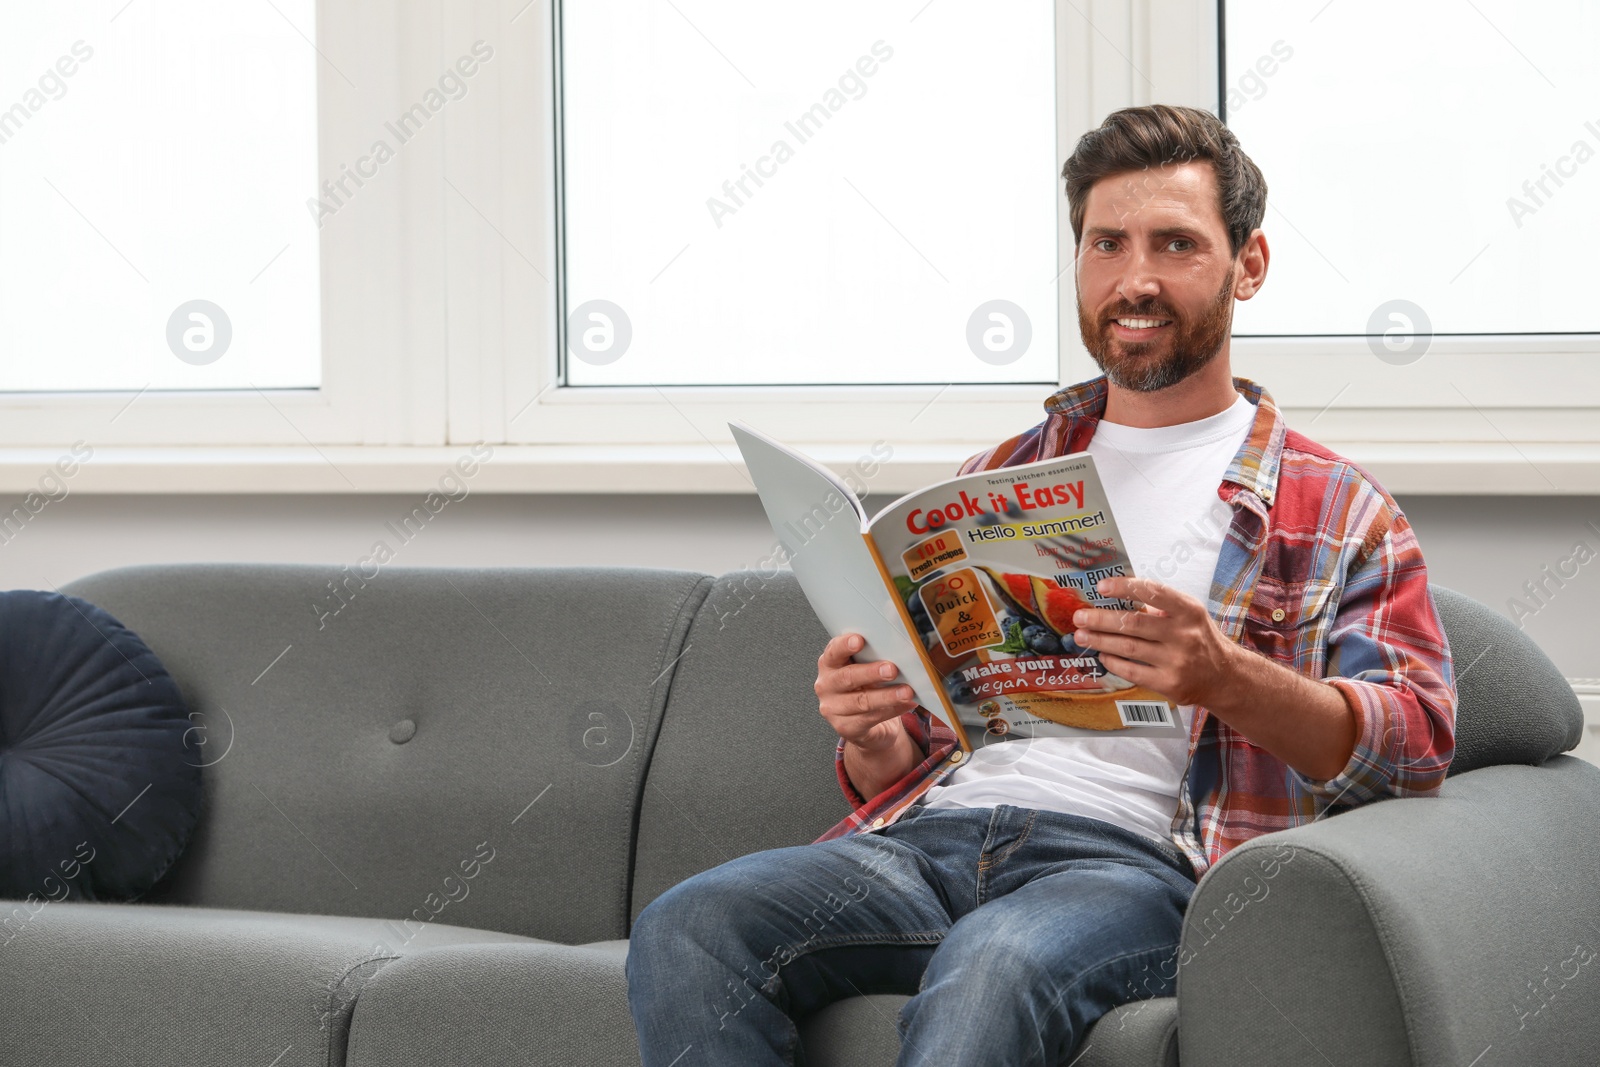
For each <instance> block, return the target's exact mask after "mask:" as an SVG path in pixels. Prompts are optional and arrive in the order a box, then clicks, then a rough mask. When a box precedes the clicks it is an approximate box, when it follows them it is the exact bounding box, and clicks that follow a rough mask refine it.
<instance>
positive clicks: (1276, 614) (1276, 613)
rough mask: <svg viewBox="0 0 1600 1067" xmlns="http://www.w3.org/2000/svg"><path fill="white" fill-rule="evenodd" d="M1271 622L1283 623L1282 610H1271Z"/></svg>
mask: <svg viewBox="0 0 1600 1067" xmlns="http://www.w3.org/2000/svg"><path fill="white" fill-rule="evenodd" d="M1272 621H1273V622H1282V621H1283V609H1282V608H1273V609H1272Z"/></svg>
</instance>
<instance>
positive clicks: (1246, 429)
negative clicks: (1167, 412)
mask: <svg viewBox="0 0 1600 1067" xmlns="http://www.w3.org/2000/svg"><path fill="white" fill-rule="evenodd" d="M1255 415H1256V407H1255V405H1254V404H1252V403H1250V401H1248V400H1246V399H1245V398H1244V397H1243V396H1239V397H1238V398H1237V399H1235V400H1234V402H1233V406H1232V407H1229V408H1227V409H1226V410H1224V411H1220V412H1218V413H1217V414H1215V415H1212V416H1211V417H1209V418H1205V419H1200V420H1199V421H1197V422H1186V423H1181V424H1179V425H1177V426H1158V427H1154V428H1151V429H1140V428H1137V427H1133V426H1123V425H1120V424H1117V423H1110V422H1101V423H1100V424H1099V425H1098V426H1097V427H1096V428H1095V433H1094V437H1093V439H1092V440H1091V441H1090V442H1089V452H1090V453H1091V454H1092V455H1093V456H1094V460H1095V466H1096V467H1097V468H1098V470H1099V472H1100V478H1101V481H1102V482H1103V483H1104V484H1105V490H1106V497H1107V498H1108V499H1109V500H1110V503H1111V511H1112V513H1113V514H1114V515H1116V517H1117V529H1118V530H1119V531H1120V532H1121V534H1122V537H1123V540H1124V541H1125V542H1126V544H1127V549H1128V556H1129V558H1130V559H1131V561H1132V563H1133V573H1134V574H1136V575H1139V576H1140V577H1144V578H1154V579H1156V580H1157V581H1159V582H1162V583H1164V584H1166V585H1170V586H1172V587H1173V588H1174V589H1178V590H1181V591H1183V592H1185V593H1188V594H1189V595H1190V596H1193V597H1195V598H1197V599H1199V600H1200V601H1201V602H1202V603H1205V604H1209V603H1210V599H1211V579H1212V577H1213V575H1214V574H1215V573H1216V569H1217V559H1218V557H1219V556H1220V555H1221V553H1222V541H1223V538H1224V537H1225V536H1226V535H1227V532H1228V524H1229V523H1230V522H1232V520H1233V509H1232V508H1231V507H1230V506H1229V505H1228V504H1227V503H1225V502H1224V501H1223V500H1222V499H1221V498H1219V497H1218V496H1217V489H1218V487H1219V486H1221V484H1222V476H1223V474H1225V473H1226V472H1227V469H1228V467H1229V465H1230V464H1232V462H1233V458H1234V456H1236V455H1237V454H1238V452H1239V449H1240V448H1241V447H1242V446H1243V445H1244V441H1245V438H1246V437H1248V436H1249V435H1250V427H1251V424H1252V423H1253V422H1254V421H1255ZM1178 713H1179V716H1180V718H1181V720H1182V722H1183V726H1184V735H1183V736H1182V737H1174V738H1147V737H1115V736H1108V737H1041V738H1021V739H1018V740H1016V741H1007V742H1005V743H1004V744H999V745H987V746H985V747H982V748H979V749H978V750H977V751H975V752H973V754H972V756H971V758H970V759H969V760H968V761H967V762H966V763H963V764H961V765H960V766H958V767H957V768H956V769H955V770H954V771H953V772H952V773H951V775H950V777H949V778H947V779H945V781H944V783H943V784H941V785H936V786H934V787H933V788H931V789H929V790H928V791H927V792H926V793H925V794H923V796H922V798H921V799H920V800H919V801H918V803H921V804H926V805H927V806H929V807H936V808H976V807H992V806H993V805H996V804H1015V805H1016V806H1018V807H1023V808H1042V809H1045V810H1049V811H1061V812H1067V813H1069V814H1074V815H1086V816H1089V817H1090V818H1095V819H1103V820H1105V821H1106V822H1109V823H1115V824H1116V825H1118V826H1121V827H1124V828H1125V829H1128V830H1132V831H1134V832H1135V833H1141V834H1144V835H1146V836H1147V837H1152V838H1155V839H1156V840H1158V841H1170V840H1171V838H1172V820H1173V818H1174V816H1175V815H1176V814H1177V810H1178V789H1179V787H1180V786H1181V785H1182V782H1183V772H1184V769H1185V767H1186V766H1187V765H1188V762H1189V739H1188V731H1189V727H1190V726H1191V725H1192V723H1193V721H1194V706H1193V705H1189V704H1186V705H1183V706H1182V707H1180V708H1179V709H1178Z"/></svg>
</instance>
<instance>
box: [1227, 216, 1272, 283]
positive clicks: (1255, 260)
mask: <svg viewBox="0 0 1600 1067" xmlns="http://www.w3.org/2000/svg"><path fill="white" fill-rule="evenodd" d="M1271 259H1272V250H1271V249H1270V248H1268V247H1267V235H1266V234H1265V233H1263V232H1262V231H1261V229H1260V228H1259V227H1258V228H1256V229H1255V230H1252V231H1251V233H1250V236H1249V237H1248V238H1247V239H1246V240H1245V242H1244V247H1243V248H1241V249H1239V258H1238V260H1237V261H1236V266H1237V269H1236V271H1235V281H1234V283H1233V295H1234V297H1235V298H1236V299H1239V300H1249V299H1250V298H1251V297H1253V296H1255V295H1256V294H1257V293H1258V292H1260V291H1261V287H1262V286H1263V285H1265V284H1266V281H1267V264H1268V262H1269V261H1270V260H1271Z"/></svg>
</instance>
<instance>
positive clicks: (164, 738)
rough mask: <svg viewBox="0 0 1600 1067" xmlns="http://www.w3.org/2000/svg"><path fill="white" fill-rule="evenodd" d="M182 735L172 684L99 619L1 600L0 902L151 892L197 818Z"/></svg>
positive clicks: (190, 761) (110, 621) (29, 601)
mask: <svg viewBox="0 0 1600 1067" xmlns="http://www.w3.org/2000/svg"><path fill="white" fill-rule="evenodd" d="M189 725H190V724H189V719H188V712H187V709H186V708H185V707H184V703H183V697H182V695H181V694H180V693H179V691H178V685H177V683H176V682H174V681H173V680H172V676H171V675H169V674H168V673H167V671H166V668H164V667H163V666H162V665H161V662H160V661H159V660H158V659H156V655H155V653H154V652H152V651H150V649H149V647H148V646H147V645H146V644H145V643H144V642H143V641H141V640H139V637H138V635H136V634H135V633H133V631H131V630H129V629H128V628H127V627H125V626H123V625H122V624H121V623H120V622H118V621H117V620H116V619H114V618H112V617H111V616H110V615H109V614H107V613H106V612H105V611H102V610H101V609H100V608H97V607H95V606H94V605H93V604H90V603H89V602H88V601H86V600H81V599H79V598H78V597H72V596H63V595H62V594H60V593H45V592H37V591H34V590H16V591H13V592H0V834H3V837H0V842H3V846H0V847H3V851H0V898H9V899H12V900H19V899H27V898H28V897H29V896H30V895H31V896H35V897H38V898H40V899H51V900H64V899H67V898H69V897H73V898H78V899H83V900H136V899H138V898H139V897H140V896H141V895H143V894H144V893H145V891H146V890H148V889H149V888H150V887H151V886H152V885H154V884H155V883H156V881H157V880H158V879H160V877H161V876H162V875H163V874H164V873H166V870H167V868H168V867H170V866H171V865H172V862H173V861H174V860H176V859H177V858H178V854H179V853H180V852H182V851H183V846H184V845H185V844H186V843H187V842H188V840H189V835H190V834H191V833H192V832H193V830H194V826H195V822H196V821H197V820H198V818H199V814H200V768H199V766H198V763H199V762H200V761H199V760H198V759H197V758H195V757H194V756H193V754H192V753H190V752H188V751H186V749H185V747H184V735H185V733H186V732H187V731H188V729H189Z"/></svg>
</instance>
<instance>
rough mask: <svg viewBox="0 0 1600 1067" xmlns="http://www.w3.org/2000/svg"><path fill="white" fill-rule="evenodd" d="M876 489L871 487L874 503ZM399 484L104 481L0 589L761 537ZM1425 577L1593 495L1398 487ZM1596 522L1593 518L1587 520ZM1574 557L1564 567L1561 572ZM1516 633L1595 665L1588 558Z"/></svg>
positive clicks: (20, 546) (1559, 531)
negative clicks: (363, 490) (403, 524)
mask: <svg viewBox="0 0 1600 1067" xmlns="http://www.w3.org/2000/svg"><path fill="white" fill-rule="evenodd" d="M887 502H888V501H887V500H886V499H872V500H869V506H882V505H883V504H885V503H887ZM418 503H419V498H416V497H410V496H356V495H349V496H320V495H319V496H311V495H307V496H273V495H237V496H142V495H141V496H133V495H129V496H116V495H106V496H101V495H92V494H85V493H76V494H73V495H71V496H68V497H67V498H65V499H63V500H60V501H57V502H55V503H51V504H49V505H48V506H46V508H45V509H44V510H43V511H41V512H40V513H39V514H38V515H37V516H36V517H35V518H34V519H33V520H32V521H31V522H30V523H29V524H28V525H27V526H25V527H23V529H22V530H21V532H20V533H16V534H14V535H13V536H11V537H10V540H8V541H6V542H4V543H0V588H30V587H31V588H40V589H48V588H50V587H51V586H60V585H63V584H65V583H66V582H69V581H71V580H72V579H74V578H77V577H80V576H82V575H85V574H90V573H93V572H94V571H98V570H104V569H106V568H108V567H118V566H124V565H127V564H131V563H150V562H181V561H227V560H233V561H245V560H248V561H277V562H294V563H323V564H327V565H328V566H329V570H330V574H329V577H332V576H333V572H335V571H337V570H338V569H339V568H340V567H342V566H345V565H346V564H354V563H355V562H356V561H357V560H358V559H360V558H361V557H363V556H365V555H367V554H368V553H369V552H370V551H371V550H372V547H373V544H374V542H376V541H378V540H384V541H386V542H387V543H388V544H389V545H390V547H391V548H394V549H395V551H396V555H395V559H394V560H393V562H394V564H396V565H401V566H482V565H491V564H493V565H518V566H531V565H540V564H600V565H606V564H621V563H629V564H638V565H646V566H662V567H684V568H689V569H693V570H700V571H705V572H708V573H720V572H722V571H727V570H734V569H737V568H740V567H753V566H755V565H757V564H758V563H759V562H760V561H762V560H763V559H765V558H767V557H768V556H769V554H770V553H771V552H772V549H773V545H774V539H773V536H772V532H771V530H770V529H769V528H768V526H767V524H766V519H765V516H764V515H763V514H762V512H761V508H760V505H759V504H758V503H757V502H756V499H755V498H754V497H753V496H743V495H741V496H717V495H696V496H667V495H659V496H651V495H633V494H627V495H618V496H615V497H600V496H588V495H537V496H533V495H530V496H509V495H491V494H487V493H475V494H472V495H471V496H468V497H467V498H466V499H464V500H461V501H459V502H455V503H451V504H449V505H447V506H446V507H445V508H444V509H443V510H442V511H440V512H439V514H438V515H437V516H436V517H434V518H433V519H432V520H431V521H430V522H429V523H428V524H427V525H426V526H425V527H423V528H422V529H421V531H420V533H418V534H417V535H416V536H415V537H414V538H412V539H411V540H409V541H407V542H404V543H402V541H401V539H400V538H399V537H397V536H396V535H395V533H394V532H393V529H392V528H391V526H389V525H386V524H391V523H392V524H398V521H399V519H400V517H401V516H403V515H405V514H406V513H408V512H409V511H410V509H411V508H413V507H415V506H416V505H417V504H418ZM1400 503H1401V506H1402V507H1403V508H1404V509H1405V510H1406V512H1407V514H1408V515H1409V516H1410V517H1411V520H1412V523H1413V525H1414V526H1415V527H1416V529H1417V534H1418V537H1419V538H1420V539H1421V541H1422V546H1423V551H1424V553H1425V554H1426V557H1427V559H1428V565H1429V570H1430V573H1431V576H1432V578H1433V580H1434V581H1436V582H1438V583H1439V584H1441V585H1446V586H1449V587H1450V588H1452V589H1456V590H1459V591H1461V592H1463V593H1466V594H1468V595H1469V596H1472V597H1475V598H1476V599H1478V600H1480V601H1482V602H1484V603H1485V604H1488V605H1490V606H1491V607H1493V608H1495V609H1496V610H1498V611H1500V612H1502V613H1504V614H1507V615H1510V614H1511V610H1510V608H1509V606H1508V600H1509V598H1511V597H1513V596H1520V597H1523V598H1524V600H1525V602H1526V603H1528V604H1529V606H1530V607H1538V605H1537V604H1535V603H1534V602H1533V601H1531V600H1528V599H1527V598H1526V595H1525V593H1524V591H1523V583H1524V582H1529V581H1538V580H1541V579H1543V578H1544V574H1543V573H1542V572H1541V568H1543V567H1546V566H1548V567H1550V569H1551V571H1552V572H1554V571H1555V570H1556V568H1557V565H1558V564H1559V563H1560V562H1561V561H1562V560H1565V559H1568V558H1569V557H1571V556H1572V553H1573V546H1574V544H1575V542H1577V541H1579V540H1585V541H1586V543H1587V544H1588V545H1589V546H1590V547H1591V548H1592V549H1594V550H1596V551H1600V498H1595V497H1488V498H1482V499H1480V498H1468V497H1432V496H1418V497H1411V498H1408V499H1402V500H1401V501H1400ZM1588 523H1594V524H1595V526H1594V527H1590V526H1588V525H1587V524H1588ZM1573 566H1574V565H1573V564H1569V565H1568V567H1567V573H1569V574H1571V573H1572V570H1573ZM1576 569H1577V573H1576V576H1575V577H1572V578H1569V579H1565V585H1564V586H1561V587H1558V586H1556V585H1555V583H1554V582H1548V583H1547V588H1548V589H1549V590H1550V592H1549V593H1548V595H1545V596H1544V597H1543V599H1544V605H1545V606H1543V607H1539V608H1538V611H1537V613H1536V614H1534V615H1533V616H1532V617H1531V618H1530V619H1528V620H1527V621H1526V631H1527V633H1528V634H1529V635H1530V636H1531V637H1532V638H1533V639H1534V640H1535V641H1537V642H1538V643H1539V644H1540V645H1541V646H1542V647H1543V648H1544V649H1545V650H1546V651H1547V652H1548V653H1549V654H1550V656H1551V658H1552V659H1554V660H1555V662H1556V664H1557V666H1559V667H1560V668H1561V670H1562V672H1563V673H1564V674H1566V675H1567V676H1568V677H1569V678H1600V558H1596V559H1595V560H1593V561H1592V562H1590V563H1587V564H1583V565H1577V568H1576Z"/></svg>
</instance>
